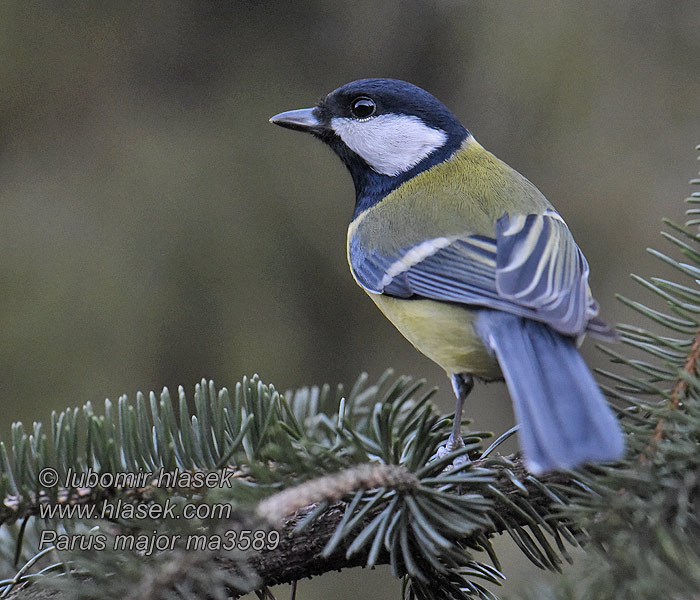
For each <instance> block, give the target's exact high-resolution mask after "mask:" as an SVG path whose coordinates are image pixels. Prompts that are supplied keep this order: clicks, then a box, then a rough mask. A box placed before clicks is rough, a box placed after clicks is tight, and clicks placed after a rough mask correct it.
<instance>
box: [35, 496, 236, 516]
mask: <svg viewBox="0 0 700 600" xmlns="http://www.w3.org/2000/svg"><path fill="white" fill-rule="evenodd" d="M180 506H181V507H182V509H181V510H180V511H178V512H176V509H177V508H178V507H180ZM232 514H233V505H232V504H229V503H221V504H205V503H202V504H197V503H188V504H185V505H179V504H175V503H174V502H172V501H171V500H170V499H169V498H168V499H166V500H165V504H158V503H136V504H134V503H131V502H122V501H121V500H117V501H116V502H105V503H104V504H102V505H101V506H96V505H94V504H42V505H41V506H40V507H39V516H40V517H41V518H42V519H80V520H83V519H85V520H89V519H110V520H111V519H126V520H130V519H179V518H181V517H182V518H184V519H202V520H204V519H230V518H231V516H232Z"/></svg>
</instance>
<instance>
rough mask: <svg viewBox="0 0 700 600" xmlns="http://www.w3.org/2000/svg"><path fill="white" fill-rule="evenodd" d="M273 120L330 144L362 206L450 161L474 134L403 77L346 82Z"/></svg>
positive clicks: (272, 120) (443, 107)
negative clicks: (314, 102)
mask: <svg viewBox="0 0 700 600" xmlns="http://www.w3.org/2000/svg"><path fill="white" fill-rule="evenodd" d="M270 122H272V123H274V124H275V125H280V126H282V127H287V128H289V129H295V130H297V131H306V132H308V133H311V134H313V135H315V136H316V137H318V138H320V139H321V140H322V141H324V142H325V143H326V144H328V145H329V146H330V147H331V148H332V149H333V150H334V152H335V153H336V154H337V155H338V156H339V157H340V159H341V160H342V161H343V162H344V163H345V165H346V166H347V168H348V170H349V171H350V174H351V175H352V178H353V181H354V183H355V191H356V194H357V201H358V205H364V204H368V203H369V204H372V203H374V202H376V201H378V200H379V199H381V198H382V197H383V196H385V195H386V194H387V193H389V192H390V191H391V190H393V189H396V187H398V186H399V185H401V183H403V182H404V181H407V180H408V179H410V178H411V177H414V176H415V175H417V174H418V173H420V172H422V171H425V170H426V169H429V168H430V167H432V166H433V165H436V164H438V163H440V162H442V161H444V160H447V159H448V158H449V157H450V156H452V154H454V152H455V151H457V150H458V149H459V147H460V146H461V145H462V143H463V142H464V140H465V139H466V138H467V137H468V136H469V132H468V131H467V130H466V129H465V128H464V127H463V126H462V124H461V123H460V122H459V121H458V120H457V118H456V117H455V116H454V115H453V114H452V113H451V112H450V111H449V109H448V108H447V107H446V106H445V105H444V104H442V102H440V101H439V100H438V99H437V98H435V97H434V96H433V95H432V94H429V93H428V92H426V91H425V90H423V89H421V88H419V87H418V86H415V85H413V84H411V83H407V82H405V81H400V80H398V79H360V80H357V81H353V82H351V83H347V84H345V85H344V86H342V87H339V88H338V89H337V90H335V91H333V92H331V93H330V94H328V96H326V97H325V98H323V99H322V100H321V101H320V102H319V103H318V104H317V105H316V106H314V107H313V108H302V109H299V110H290V111H287V112H283V113H280V114H278V115H275V116H274V117H272V118H271V119H270ZM358 208H361V207H360V206H358ZM356 210H357V209H356Z"/></svg>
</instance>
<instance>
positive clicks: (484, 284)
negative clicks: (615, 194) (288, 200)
mask: <svg viewBox="0 0 700 600" xmlns="http://www.w3.org/2000/svg"><path fill="white" fill-rule="evenodd" d="M494 234H495V237H494V238H491V237H487V236H481V235H462V236H450V237H439V238H431V239H428V240H424V241H422V242H421V243H419V244H416V245H414V246H412V247H410V248H404V249H401V250H399V251H398V252H396V253H395V254H392V255H385V254H382V253H379V252H377V251H368V250H367V249H366V248H362V247H360V244H359V243H357V241H356V240H351V243H350V261H351V264H352V267H353V271H354V273H355V277H356V278H357V280H358V281H359V283H360V284H361V285H362V286H363V287H365V288H366V289H367V290H368V291H370V292H374V293H382V294H388V295H392V296H397V297H401V298H410V297H421V298H430V299H434V300H442V301H447V302H457V303H462V304H468V305H474V306H480V307H485V308H493V309H497V310H503V311H505V312H510V313H512V314H517V315H520V316H523V317H528V318H532V319H535V320H538V321H542V322H544V323H547V324H548V325H550V326H551V327H552V328H553V329H556V330H557V331H560V332H561V333H565V334H568V335H579V334H582V333H583V332H584V331H586V328H587V326H589V323H590V325H591V326H592V327H589V329H592V330H593V331H595V332H596V333H599V334H601V335H604V334H605V332H606V331H607V330H606V328H605V326H604V325H603V324H602V323H600V322H599V321H598V320H597V319H595V316H596V314H597V313H598V307H597V304H596V302H595V300H593V298H592V297H591V294H590V291H589V288H588V271H589V269H588V263H587V262H586V259H585V258H584V256H583V254H582V253H581V251H580V250H579V248H578V246H577V245H576V243H575V242H574V240H573V238H572V236H571V233H570V232H569V229H568V227H567V226H566V223H565V222H564V220H563V219H562V218H561V217H560V216H559V214H558V213H556V211H554V210H547V211H545V212H544V213H542V214H531V215H522V216H520V215H517V216H513V217H509V216H508V215H504V216H503V217H501V218H500V219H499V220H498V221H497V223H496V227H495V231H494Z"/></svg>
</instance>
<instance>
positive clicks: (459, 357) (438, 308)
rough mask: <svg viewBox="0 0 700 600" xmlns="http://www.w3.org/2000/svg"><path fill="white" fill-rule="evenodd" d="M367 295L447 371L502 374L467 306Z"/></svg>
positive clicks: (486, 376)
mask: <svg viewBox="0 0 700 600" xmlns="http://www.w3.org/2000/svg"><path fill="white" fill-rule="evenodd" d="M368 295H369V297H370V298H372V300H373V301H374V303H375V304H376V305H377V306H378V307H379V309H380V310H381V311H382V312H383V313H384V315H385V316H386V317H387V318H388V319H389V320H390V321H391V322H392V323H393V324H394V326H395V327H396V328H397V329H398V330H399V331H400V332H401V333H402V334H403V335H404V337H405V338H406V339H407V340H408V341H409V342H411V343H412V344H413V345H414V346H415V347H416V349H417V350H419V351H420V352H422V353H423V354H425V355H426V356H427V357H428V358H429V359H431V360H432V361H434V362H436V363H437V364H438V365H440V366H441V367H442V368H443V369H445V371H447V374H448V375H450V374H453V373H470V374H472V375H475V376H476V377H479V378H481V379H485V380H487V381H489V380H493V379H502V378H503V376H502V375H501V371H500V369H499V367H498V364H497V362H496V361H495V359H494V358H493V356H491V355H490V354H489V353H488V352H487V350H486V348H485V347H484V345H483V343H482V342H481V339H480V338H479V336H478V335H477V334H476V332H475V331H474V313H472V311H470V310H469V309H467V308H466V307H464V306H460V305H458V304H450V303H447V302H437V301H435V300H405V299H401V298H393V297H391V296H385V295H383V294H372V293H369V292H368Z"/></svg>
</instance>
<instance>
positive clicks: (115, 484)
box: [64, 469, 234, 489]
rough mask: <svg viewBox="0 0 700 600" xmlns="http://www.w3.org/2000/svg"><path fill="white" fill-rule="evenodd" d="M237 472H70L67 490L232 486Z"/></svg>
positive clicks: (88, 470)
mask: <svg viewBox="0 0 700 600" xmlns="http://www.w3.org/2000/svg"><path fill="white" fill-rule="evenodd" d="M233 476H234V472H233V471H231V470H230V469H224V470H222V471H183V470H180V469H174V470H173V471H164V470H161V471H157V472H155V473H153V472H150V471H136V472H126V471H125V472H119V473H98V472H96V471H94V470H93V469H87V470H86V471H81V472H75V471H73V469H68V471H67V472H66V477H65V483H64V487H66V488H68V489H74V488H94V487H98V486H99V487H103V488H131V489H137V488H142V487H146V486H155V487H163V488H203V487H206V488H217V487H226V488H230V487H232V484H231V478H232V477H233Z"/></svg>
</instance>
